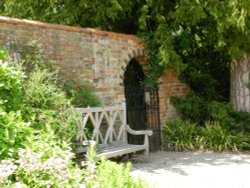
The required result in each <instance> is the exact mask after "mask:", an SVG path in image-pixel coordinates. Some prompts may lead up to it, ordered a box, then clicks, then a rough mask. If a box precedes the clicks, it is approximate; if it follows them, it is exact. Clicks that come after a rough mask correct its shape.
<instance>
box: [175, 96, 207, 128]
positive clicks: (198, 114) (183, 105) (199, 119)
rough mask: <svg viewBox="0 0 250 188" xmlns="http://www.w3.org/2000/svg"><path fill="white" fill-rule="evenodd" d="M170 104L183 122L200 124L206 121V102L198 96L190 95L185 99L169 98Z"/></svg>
mask: <svg viewBox="0 0 250 188" xmlns="http://www.w3.org/2000/svg"><path fill="white" fill-rule="evenodd" d="M171 103H172V104H173V105H174V106H175V108H176V110H177V111H178V112H179V113H180V114H181V117H182V119H184V120H190V121H192V122H196V123H199V124H202V123H204V121H205V120H206V119H207V109H206V101H205V100H204V99H202V98H201V97H199V96H196V95H194V94H190V95H189V96H188V97H187V98H186V99H182V98H179V97H171Z"/></svg>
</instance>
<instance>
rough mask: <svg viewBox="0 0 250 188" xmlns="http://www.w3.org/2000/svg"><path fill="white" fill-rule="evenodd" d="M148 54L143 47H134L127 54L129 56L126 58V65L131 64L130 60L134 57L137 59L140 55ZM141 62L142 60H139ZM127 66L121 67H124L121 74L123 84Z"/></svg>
mask: <svg viewBox="0 0 250 188" xmlns="http://www.w3.org/2000/svg"><path fill="white" fill-rule="evenodd" d="M146 56H147V54H146V51H145V49H143V48H136V49H133V50H132V51H131V52H129V53H128V54H127V57H126V58H125V59H124V63H125V65H126V66H127V65H128V64H129V62H130V61H131V60H132V59H137V58H138V57H146ZM139 63H140V61H139ZM126 66H122V67H121V69H122V74H121V76H120V79H121V80H120V84H121V85H123V81H124V74H125V71H126Z"/></svg>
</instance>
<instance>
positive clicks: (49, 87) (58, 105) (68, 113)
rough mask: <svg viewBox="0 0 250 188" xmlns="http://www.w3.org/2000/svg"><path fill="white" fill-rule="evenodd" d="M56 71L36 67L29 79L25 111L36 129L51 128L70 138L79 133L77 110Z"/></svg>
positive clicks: (61, 137) (25, 86) (63, 136)
mask: <svg viewBox="0 0 250 188" xmlns="http://www.w3.org/2000/svg"><path fill="white" fill-rule="evenodd" d="M57 79H58V77H57V74H56V72H48V71H47V70H46V69H42V70H41V69H38V68H36V69H34V70H33V72H32V73H31V74H30V76H29V79H28V80H27V81H26V82H25V85H24V86H23V87H24V96H23V105H22V110H23V115H24V117H25V118H26V121H29V122H31V124H32V127H34V128H35V129H40V130H44V131H45V132H46V131H48V130H46V128H48V125H49V126H50V127H51V130H49V131H52V130H53V131H54V133H55V135H56V136H57V139H61V140H64V141H67V142H70V141H72V140H73V139H75V137H76V131H77V130H76V129H77V127H76V126H75V125H76V114H75V112H74V110H73V107H72V106H71V105H70V100H69V99H68V98H67V96H66V93H65V92H64V91H63V90H62V88H60V85H58V81H57Z"/></svg>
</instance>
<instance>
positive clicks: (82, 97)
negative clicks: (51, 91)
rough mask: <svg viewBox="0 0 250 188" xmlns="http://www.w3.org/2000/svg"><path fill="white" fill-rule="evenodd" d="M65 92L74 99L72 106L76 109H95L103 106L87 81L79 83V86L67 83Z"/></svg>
mask: <svg viewBox="0 0 250 188" xmlns="http://www.w3.org/2000/svg"><path fill="white" fill-rule="evenodd" d="M64 90H65V91H66V93H67V95H68V96H69V98H71V99H72V101H71V104H72V105H74V106H76V107H87V106H92V107H94V106H100V104H101V100H100V99H99V98H98V97H97V95H96V94H95V89H94V88H93V86H91V84H90V83H88V82H87V81H79V83H78V84H76V83H71V82H65V83H64Z"/></svg>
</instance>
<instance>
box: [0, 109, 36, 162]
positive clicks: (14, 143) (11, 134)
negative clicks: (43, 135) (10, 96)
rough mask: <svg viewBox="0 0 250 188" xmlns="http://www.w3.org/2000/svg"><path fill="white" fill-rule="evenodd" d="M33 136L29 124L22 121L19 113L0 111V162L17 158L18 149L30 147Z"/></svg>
mask: <svg viewBox="0 0 250 188" xmlns="http://www.w3.org/2000/svg"><path fill="white" fill-rule="evenodd" d="M33 134H34V131H33V130H32V128H31V127H30V123H28V122H24V121H23V119H22V116H21V114H20V111H18V112H13V111H12V112H8V113H7V112H4V111H1V110H0V160H1V159H6V158H17V155H18V151H19V149H20V148H25V147H30V146H31V144H32V141H33V137H34V135H33Z"/></svg>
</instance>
